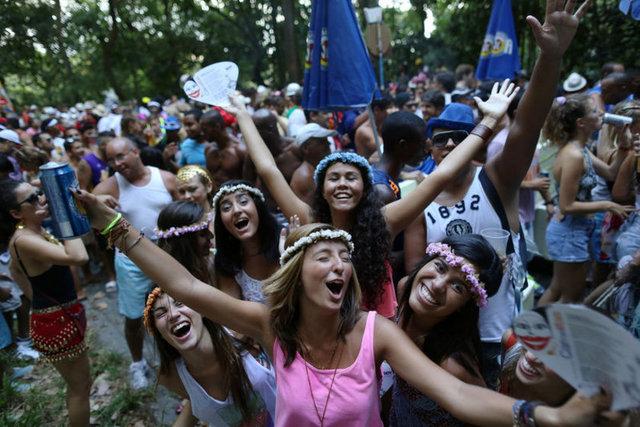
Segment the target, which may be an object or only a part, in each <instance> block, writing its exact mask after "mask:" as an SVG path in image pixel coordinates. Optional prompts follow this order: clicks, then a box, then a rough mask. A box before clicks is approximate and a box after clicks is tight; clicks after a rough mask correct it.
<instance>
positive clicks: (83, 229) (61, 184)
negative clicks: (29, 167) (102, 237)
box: [40, 162, 91, 239]
mask: <svg viewBox="0 0 640 427" xmlns="http://www.w3.org/2000/svg"><path fill="white" fill-rule="evenodd" d="M40 182H41V184H42V191H44V194H45V195H46V196H47V203H48V205H49V212H50V213H51V218H52V219H53V230H54V233H53V234H55V236H56V237H58V238H59V239H72V238H74V237H80V236H82V235H83V234H86V233H88V232H89V230H90V229H91V228H90V227H89V220H88V219H87V215H86V212H85V211H84V209H83V208H82V207H81V206H80V205H79V204H78V203H77V202H76V199H75V198H74V197H73V194H72V193H71V191H72V190H75V189H78V188H79V186H78V178H76V173H75V172H74V170H73V169H72V168H71V166H69V163H67V162H49V163H47V164H44V165H42V166H40Z"/></svg>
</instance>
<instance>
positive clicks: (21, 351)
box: [16, 341, 40, 360]
mask: <svg viewBox="0 0 640 427" xmlns="http://www.w3.org/2000/svg"><path fill="white" fill-rule="evenodd" d="M16 357H17V358H18V359H20V360H26V359H32V360H38V359H40V353H38V352H37V351H36V350H34V349H33V347H31V341H27V342H18V343H17V346H16Z"/></svg>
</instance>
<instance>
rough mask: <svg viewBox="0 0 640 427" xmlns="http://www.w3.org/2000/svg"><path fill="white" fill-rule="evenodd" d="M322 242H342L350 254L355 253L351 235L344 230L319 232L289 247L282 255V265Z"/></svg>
mask: <svg viewBox="0 0 640 427" xmlns="http://www.w3.org/2000/svg"><path fill="white" fill-rule="evenodd" d="M321 240H340V241H341V242H342V243H344V244H345V245H346V246H347V249H349V253H350V254H351V253H353V242H352V241H351V234H349V233H347V232H346V231H343V230H318V231H314V232H313V233H311V234H309V235H308V236H305V237H302V238H300V239H298V240H296V242H295V243H294V244H293V245H291V246H289V247H288V248H287V249H286V250H285V251H284V252H282V255H280V265H281V266H283V265H285V264H286V263H287V262H288V261H289V260H290V259H291V257H293V256H294V255H295V254H296V253H297V252H299V251H301V250H304V249H306V248H307V246H309V245H313V244H314V243H318V242H319V241H321Z"/></svg>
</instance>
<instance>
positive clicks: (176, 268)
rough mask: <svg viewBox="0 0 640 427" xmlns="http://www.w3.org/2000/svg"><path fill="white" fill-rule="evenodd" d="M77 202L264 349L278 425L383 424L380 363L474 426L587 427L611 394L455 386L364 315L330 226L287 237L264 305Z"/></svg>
mask: <svg viewBox="0 0 640 427" xmlns="http://www.w3.org/2000/svg"><path fill="white" fill-rule="evenodd" d="M78 199H79V200H80V201H82V202H84V203H85V206H86V208H87V210H88V211H89V213H90V217H91V220H92V225H93V226H94V227H96V228H98V229H103V232H104V229H105V228H106V229H107V230H106V234H107V235H108V236H110V238H111V241H112V243H113V244H115V245H116V246H118V247H120V248H123V249H125V250H126V251H127V255H128V256H129V258H130V259H131V260H132V261H133V262H135V263H136V264H137V265H138V266H139V267H140V268H141V269H142V270H143V271H144V272H145V273H146V274H148V275H149V277H150V278H151V279H152V280H153V281H154V282H156V283H157V284H158V285H159V286H160V287H161V288H162V289H164V290H165V291H166V292H167V293H168V294H170V295H171V296H172V297H173V298H174V299H175V300H177V301H180V302H182V303H184V304H187V305H188V306H189V307H191V308H192V309H194V310H196V311H198V312H200V313H202V315H203V316H206V317H208V318H210V319H211V320H213V321H214V322H218V323H220V324H223V325H225V326H227V327H229V328H231V329H233V330H235V331H237V332H239V333H242V334H245V335H249V336H252V337H254V338H255V339H256V340H257V341H258V342H260V343H261V344H262V347H263V348H264V349H266V350H267V352H268V353H269V356H270V357H271V360H272V361H273V362H274V368H275V371H276V386H277V389H278V390H277V401H276V419H275V424H276V425H277V426H289V425H291V426H294V425H295V426H304V425H321V426H323V425H327V426H329V425H335V426H344V425H382V422H381V420H380V416H379V412H378V411H379V397H378V392H377V391H378V384H377V375H378V373H379V366H380V363H381V362H382V361H383V360H386V361H387V362H388V363H389V365H390V366H391V368H392V369H393V370H394V371H395V373H396V375H398V376H400V377H402V378H404V379H405V380H406V381H408V382H409V383H410V384H411V385H412V386H413V387H415V388H416V389H418V390H419V391H420V392H421V393H424V394H425V395H427V396H428V397H430V398H431V399H433V400H434V401H436V402H437V403H438V404H440V405H441V406H442V407H443V408H445V409H446V410H447V411H449V412H451V413H452V414H453V416H455V417H456V418H458V419H460V420H463V421H465V422H469V423H473V424H479V425H491V426H494V425H505V426H506V425H513V423H514V422H515V423H516V424H517V425H525V423H526V422H529V421H530V420H531V419H532V418H534V416H535V420H536V421H537V423H538V424H539V425H564V426H566V425H576V426H578V425H586V424H590V423H591V422H592V421H593V420H594V418H595V416H596V415H597V414H598V412H599V411H601V410H603V409H604V408H605V407H606V406H607V405H608V404H609V402H610V397H611V396H610V395H607V394H606V393H603V394H598V395H596V396H594V397H592V398H586V397H584V396H579V395H578V396H576V397H574V398H572V399H571V400H570V402H569V403H567V404H566V405H564V406H563V407H561V408H549V407H545V406H538V405H537V404H536V403H534V402H524V401H515V400H514V399H511V398H509V397H507V396H503V395H500V394H498V393H495V392H492V391H489V390H486V389H482V388H480V387H475V386H472V385H468V384H465V383H463V382H462V381H460V380H459V379H457V378H455V377H454V376H452V375H451V374H449V373H448V372H446V371H445V370H443V369H442V368H440V367H439V366H438V365H437V364H435V363H434V362H432V361H431V360H429V358H428V357H427V356H425V355H424V354H423V353H422V352H421V351H420V349H418V347H416V345H415V344H414V343H413V342H412V341H411V340H410V339H409V338H408V337H407V335H406V334H405V333H404V332H403V331H402V330H401V329H400V328H398V326H396V325H395V324H394V323H393V322H391V321H389V320H387V319H384V318H382V317H381V316H378V315H376V314H368V315H363V314H362V313H361V311H360V309H359V304H360V301H359V300H360V287H359V285H358V282H357V277H356V275H355V274H354V271H353V266H352V264H351V253H352V251H353V243H352V242H351V236H350V235H349V234H348V233H347V232H345V231H343V230H338V229H336V228H334V227H332V226H330V225H325V224H308V225H305V226H302V227H300V228H298V229H296V230H294V231H293V232H292V233H291V234H290V235H289V237H288V238H287V240H286V242H285V250H284V251H283V253H282V255H281V258H280V263H281V265H282V267H281V268H280V270H278V271H277V272H276V273H275V274H274V275H273V276H271V277H270V278H269V279H268V280H267V281H266V287H265V293H266V295H267V297H268V303H269V305H268V306H266V305H264V304H260V303H254V302H250V301H241V300H238V299H235V298H233V297H231V296H229V295H226V294H225V293H223V292H221V291H220V290H218V289H215V288H212V287H211V286H209V285H207V284H205V283H203V282H201V281H199V280H197V279H196V278H194V277H193V276H192V275H191V274H190V273H189V271H187V270H186V269H185V268H184V267H182V266H181V265H180V264H179V263H178V262H177V261H175V260H174V259H173V258H171V256H169V255H168V254H166V253H165V252H164V251H162V250H161V249H159V248H158V247H157V246H155V245H154V244H153V243H151V242H150V241H148V240H146V239H144V238H141V236H140V233H139V232H138V231H136V230H135V229H134V228H132V227H130V225H129V224H128V223H127V222H126V221H125V220H124V219H120V218H117V214H116V212H115V211H113V210H112V209H110V208H108V207H107V206H106V205H104V204H102V203H101V202H99V201H98V200H97V199H96V197H95V196H94V195H92V194H89V193H86V192H84V191H81V192H79V194H78ZM466 273H467V274H471V275H472V274H474V272H473V271H471V270H470V271H468V272H466ZM520 423H521V424H520Z"/></svg>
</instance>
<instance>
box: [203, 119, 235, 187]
mask: <svg viewBox="0 0 640 427" xmlns="http://www.w3.org/2000/svg"><path fill="white" fill-rule="evenodd" d="M200 129H201V130H202V134H203V135H204V140H205V141H207V143H206V144H207V145H206V146H205V149H204V152H205V156H206V158H207V169H208V170H209V173H211V177H212V178H213V186H214V189H213V190H214V191H218V188H219V187H220V185H221V184H222V183H223V182H225V181H228V180H230V179H241V178H242V165H243V163H244V158H245V157H246V155H247V149H246V147H245V145H244V144H243V143H242V142H240V141H239V140H238V139H237V138H235V137H234V136H232V135H231V134H229V133H228V132H227V129H226V126H225V122H224V118H223V117H222V115H221V114H220V112H219V111H218V110H216V109H211V110H209V111H207V112H206V113H204V114H203V115H202V117H201V118H200Z"/></svg>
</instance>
